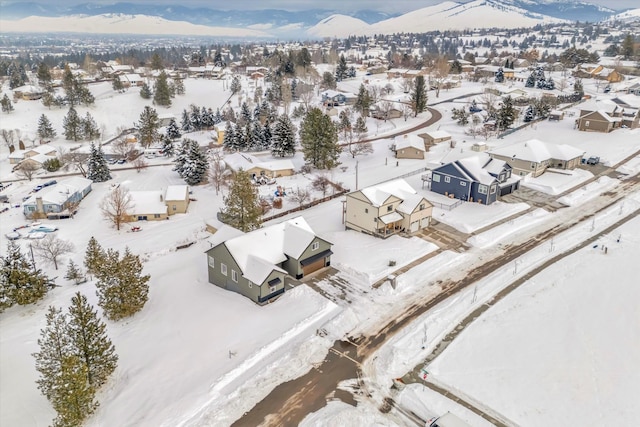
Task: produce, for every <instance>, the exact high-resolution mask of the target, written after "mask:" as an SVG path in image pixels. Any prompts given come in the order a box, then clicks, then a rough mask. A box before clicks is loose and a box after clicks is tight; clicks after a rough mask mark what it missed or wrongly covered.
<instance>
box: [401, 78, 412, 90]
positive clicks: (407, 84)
mask: <svg viewBox="0 0 640 427" xmlns="http://www.w3.org/2000/svg"><path fill="white" fill-rule="evenodd" d="M412 90H413V79H407V78H405V79H403V80H402V91H403V92H404V93H409V92H411V91H412Z"/></svg>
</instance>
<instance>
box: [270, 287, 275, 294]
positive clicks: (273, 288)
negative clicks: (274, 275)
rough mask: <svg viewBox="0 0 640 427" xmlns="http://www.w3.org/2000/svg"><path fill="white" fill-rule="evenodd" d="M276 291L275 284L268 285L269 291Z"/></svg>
mask: <svg viewBox="0 0 640 427" xmlns="http://www.w3.org/2000/svg"><path fill="white" fill-rule="evenodd" d="M275 291H276V287H275V286H270V287H269V293H271V294H272V293H274V292H275Z"/></svg>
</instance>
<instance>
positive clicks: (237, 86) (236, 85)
mask: <svg viewBox="0 0 640 427" xmlns="http://www.w3.org/2000/svg"><path fill="white" fill-rule="evenodd" d="M229 89H231V93H232V94H234V95H235V94H236V93H238V92H240V91H241V90H242V84H241V83H240V77H239V76H237V75H234V76H233V78H232V79H231V85H230V86H229Z"/></svg>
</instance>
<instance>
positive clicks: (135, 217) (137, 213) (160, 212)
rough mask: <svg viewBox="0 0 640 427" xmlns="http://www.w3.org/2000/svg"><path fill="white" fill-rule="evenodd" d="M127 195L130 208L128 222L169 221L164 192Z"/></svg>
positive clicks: (131, 193)
mask: <svg viewBox="0 0 640 427" xmlns="http://www.w3.org/2000/svg"><path fill="white" fill-rule="evenodd" d="M129 195H130V196H131V208H130V209H129V210H128V211H129V212H128V213H129V218H128V222H135V221H159V220H164V219H169V210H168V209H167V205H166V203H165V201H164V191H162V190H157V191H129Z"/></svg>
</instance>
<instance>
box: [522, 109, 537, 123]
mask: <svg viewBox="0 0 640 427" xmlns="http://www.w3.org/2000/svg"><path fill="white" fill-rule="evenodd" d="M533 119H535V113H534V110H533V106H532V105H529V106H528V107H527V109H526V110H525V112H524V119H523V120H524V121H525V123H529V122H530V121H532V120H533Z"/></svg>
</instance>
